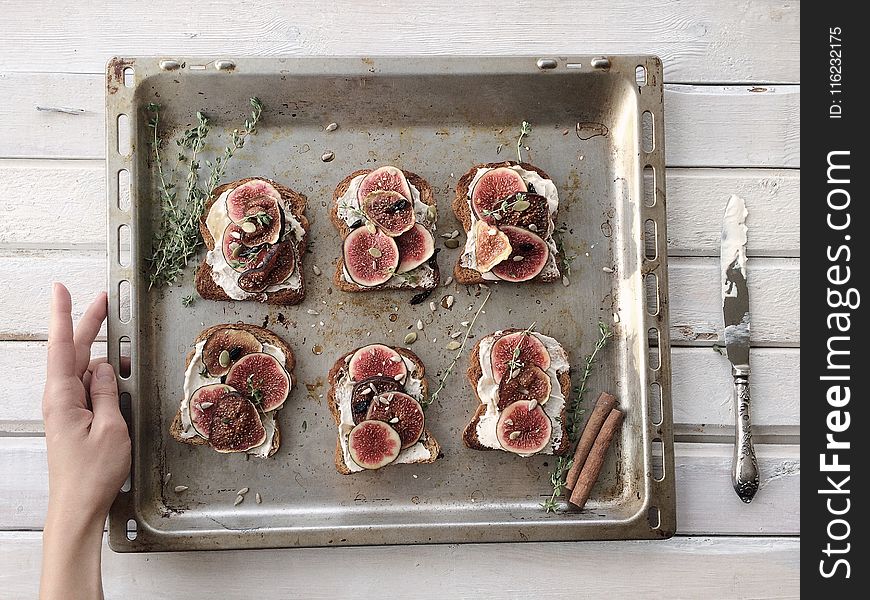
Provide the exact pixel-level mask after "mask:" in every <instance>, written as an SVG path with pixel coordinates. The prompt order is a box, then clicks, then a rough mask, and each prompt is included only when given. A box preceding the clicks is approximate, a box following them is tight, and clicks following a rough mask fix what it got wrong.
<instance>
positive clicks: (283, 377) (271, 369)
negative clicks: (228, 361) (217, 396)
mask: <svg viewBox="0 0 870 600" xmlns="http://www.w3.org/2000/svg"><path fill="white" fill-rule="evenodd" d="M225 383H226V384H227V385H229V386H232V387H234V388H235V389H237V390H238V391H239V392H240V393H241V394H243V395H244V396H245V397H247V398H250V399H251V401H252V402H253V403H254V404H255V405H256V406H257V408H259V409H260V410H261V411H263V412H271V411H273V410H275V409H277V408H280V407H281V405H283V404H284V402H285V401H286V400H287V396H288V395H289V394H290V387H291V383H290V376H289V375H288V374H287V371H286V370H285V369H284V365H282V364H281V363H279V362H278V359H277V358H275V357H274V356H272V355H271V354H266V353H265V352H255V353H253V354H248V355H247V356H243V357H242V358H240V359H239V360H238V361H236V362H235V363H234V364H233V366H232V367H230V370H229V372H228V373H227V378H226V381H225Z"/></svg>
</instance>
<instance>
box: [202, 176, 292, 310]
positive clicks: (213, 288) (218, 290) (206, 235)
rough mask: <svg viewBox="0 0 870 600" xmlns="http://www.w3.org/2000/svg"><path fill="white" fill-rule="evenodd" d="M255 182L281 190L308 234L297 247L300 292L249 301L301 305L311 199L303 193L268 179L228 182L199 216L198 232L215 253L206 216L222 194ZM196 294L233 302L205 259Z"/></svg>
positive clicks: (270, 294) (262, 294)
mask: <svg viewBox="0 0 870 600" xmlns="http://www.w3.org/2000/svg"><path fill="white" fill-rule="evenodd" d="M254 179H257V180H260V181H265V182H267V183H269V184H271V185H272V186H273V187H274V188H275V189H276V190H278V193H279V194H281V199H282V201H283V202H284V205H285V207H287V208H289V209H290V212H291V213H292V214H293V216H294V217H296V219H297V220H298V221H299V223H300V224H301V225H302V229H303V230H304V231H305V235H304V236H303V237H302V239H301V240H299V241H298V242H297V244H296V265H297V266H296V268H297V269H298V270H299V276H300V277H301V285H300V286H299V289H298V290H280V291H277V292H260V293H259V294H256V295H254V296H252V297H251V298H249V299H250V300H257V301H259V302H265V303H267V304H282V305H292V304H299V303H300V302H302V300H303V299H304V298H305V272H304V270H303V269H302V265H303V258H304V256H305V251H306V249H307V247H308V219H307V218H306V217H305V206H306V204H307V201H308V199H307V198H306V197H305V196H304V195H303V194H300V193H299V192H296V191H294V190H291V189H290V188H288V187H287V186H284V185H281V184H280V183H277V182H275V181H272V180H271V179H269V178H267V177H245V178H244V179H239V180H237V181H231V182H230V183H225V184H223V185H221V186H218V187H216V188H215V189H214V191H213V192H212V194H211V196H210V197H209V199H208V200H207V201H206V203H205V207H204V208H203V211H202V215H200V218H199V231H200V233H201V234H202V239H203V241H204V242H205V246H206V248H208V249H209V250H214V247H215V240H214V238H213V237H212V235H211V232H210V231H209V230H208V226H207V225H206V217H207V216H208V211H209V210H211V207H212V205H213V204H214V203H215V202H216V201H217V199H218V198H220V196H221V194H223V193H224V192H225V191H227V190H228V189H232V188H237V187H239V186H240V185H242V184H244V183H247V182H249V181H252V180H254ZM196 291H197V293H198V294H199V295H200V296H202V297H203V298H205V299H206V300H222V301H228V302H233V301H234V300H233V299H232V298H230V297H229V296H228V295H227V293H226V292H225V291H224V290H223V288H222V287H220V286H219V285H218V284H217V283H215V280H214V278H213V277H212V270H211V267H210V266H209V264H208V263H207V262H206V261H205V258H203V260H202V262H201V263H200V265H199V268H198V269H197V270H196Z"/></svg>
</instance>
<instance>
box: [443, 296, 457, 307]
mask: <svg viewBox="0 0 870 600" xmlns="http://www.w3.org/2000/svg"><path fill="white" fill-rule="evenodd" d="M454 300H455V299H454V298H453V296H452V295H451V296H447V298H445V299H444V308H452V307H453V302H454Z"/></svg>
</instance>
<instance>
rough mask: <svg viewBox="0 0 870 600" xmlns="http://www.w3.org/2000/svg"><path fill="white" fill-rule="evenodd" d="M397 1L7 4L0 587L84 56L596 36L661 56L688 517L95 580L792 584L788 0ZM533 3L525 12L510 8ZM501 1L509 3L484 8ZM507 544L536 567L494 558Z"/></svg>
mask: <svg viewBox="0 0 870 600" xmlns="http://www.w3.org/2000/svg"><path fill="white" fill-rule="evenodd" d="M362 4H365V8H364V9H363V8H362V7H361V5H362ZM408 6H409V5H407V4H404V3H402V4H400V3H398V2H395V1H394V0H387V1H385V2H378V3H373V2H370V3H360V2H355V1H352V0H335V1H333V2H329V3H322V2H315V1H314V0H300V1H297V2H293V3H287V2H282V1H281V0H260V1H258V2H253V1H252V0H239V1H237V2H234V3H232V4H229V3H226V2H221V1H220V0H204V1H203V0H199V1H197V2H192V1H191V0H173V1H172V2H169V1H167V0H156V1H155V2H150V3H144V4H143V3H139V2H132V1H131V0H123V1H121V2H117V3H114V4H113V5H109V4H105V3H70V2H67V1H66V0H52V1H51V2H24V1H21V0H18V1H14V2H10V3H6V4H4V18H3V19H2V21H0V39H3V40H4V50H3V52H2V53H0V97H2V98H4V102H2V103H0V129H2V131H3V132H4V135H3V136H2V138H0V176H2V177H3V179H4V181H6V182H7V187H6V189H5V193H4V194H3V196H2V197H0V217H2V218H0V306H2V307H3V310H2V311H0V369H2V372H4V373H6V374H7V378H6V379H7V380H8V381H9V382H10V383H9V384H8V389H7V397H6V399H5V400H4V402H2V403H0V599H3V598H16V599H17V598H23V597H33V596H34V595H35V591H36V584H37V579H38V569H39V547H40V537H39V535H40V534H39V532H38V531H27V530H30V529H38V528H39V527H41V523H42V514H43V512H44V509H45V508H44V507H45V504H44V503H45V493H46V483H45V482H46V478H45V461H44V450H43V443H44V440H43V438H41V437H39V435H40V434H41V423H40V422H39V400H40V396H41V390H40V389H39V388H40V387H41V385H42V381H43V377H44V374H43V369H44V366H43V355H44V343H43V342H42V341H40V340H44V339H45V324H44V319H45V308H46V305H47V298H48V283H49V282H50V281H51V280H52V279H61V280H64V281H67V282H69V283H70V285H71V287H72V289H73V294H74V298H75V300H76V301H77V302H78V304H77V306H76V308H77V310H80V309H81V308H83V303H84V302H86V301H87V300H88V299H89V298H90V297H92V296H93V295H94V294H95V293H96V292H97V291H98V290H100V289H102V288H103V287H104V278H105V266H104V265H105V263H104V257H103V254H102V252H103V248H104V247H105V231H104V224H105V220H104V214H105V213H104V206H105V203H104V199H103V196H104V190H105V185H104V182H103V164H102V158H103V156H104V149H103V144H104V142H103V140H104V133H103V110H104V109H103V105H104V98H103V93H104V91H103V90H104V87H103V76H102V72H103V68H104V65H105V62H106V60H107V59H108V58H109V57H110V56H112V55H163V56H172V55H182V54H183V55H185V56H194V55H199V56H210V57H214V58H217V57H238V56H270V55H279V54H282V55H300V56H301V55H339V54H350V55H378V54H394V55H401V54H408V53H420V54H472V55H475V54H527V55H535V56H540V55H545V54H546V55H570V54H586V53H594V52H612V53H646V52H652V53H658V54H659V55H660V56H662V58H663V59H664V63H665V80H666V82H667V86H666V94H665V104H666V106H665V113H666V119H665V120H666V123H665V128H666V146H667V162H668V165H669V169H668V172H667V177H668V208H669V239H668V246H669V252H670V255H671V257H672V258H671V260H670V279H671V290H670V291H671V294H670V301H671V323H672V331H671V335H672V339H673V343H674V345H675V348H674V351H673V355H672V363H673V382H674V385H673V396H674V420H675V423H676V433H677V435H678V439H680V440H683V441H681V442H679V443H677V445H676V450H677V456H676V469H677V481H678V513H679V534H680V535H681V536H686V535H689V534H691V535H692V536H694V537H677V538H675V539H673V540H670V541H668V542H660V543H655V542H653V543H645V542H627V543H593V544H499V545H468V546H423V547H415V548H413V549H411V550H410V551H409V549H407V548H402V547H386V548H345V549H338V548H332V549H302V550H287V551H255V552H226V553H211V554H203V553H182V554H160V555H116V554H113V553H111V552H110V551H108V550H107V551H106V553H105V556H104V561H105V582H106V590H107V597H109V598H122V597H131V598H176V597H184V598H190V599H195V598H199V597H209V598H213V597H214V594H215V591H216V590H219V591H220V592H219V593H220V595H222V596H223V597H247V595H249V594H246V593H245V591H246V590H248V589H251V588H252V587H253V588H257V589H260V590H263V591H264V592H266V595H267V596H268V594H269V593H270V592H271V593H272V594H273V595H274V594H278V593H281V594H284V595H294V594H298V595H299V596H302V597H306V598H335V597H350V596H353V597H382V596H383V587H382V578H381V577H373V576H372V573H381V572H384V571H383V570H384V569H391V570H392V571H393V572H397V573H401V577H398V578H393V579H392V581H393V582H394V583H393V584H392V585H393V587H392V588H391V591H392V592H393V594H392V595H394V596H395V597H408V596H418V595H419V591H420V590H424V589H425V590H428V589H435V590H438V595H439V597H445V598H447V597H450V598H466V597H467V598H478V597H482V596H496V595H497V596H499V597H505V598H514V597H516V598H528V597H538V598H561V597H566V595H567V596H578V595H580V596H584V595H588V596H590V597H624V596H630V597H643V598H657V597H667V598H674V597H678V598H683V597H685V598H696V597H705V598H718V597H723V598H733V597H777V598H790V597H798V587H797V586H798V582H799V569H798V552H799V548H800V542H799V540H798V539H797V538H795V537H783V536H794V535H797V534H799V514H800V504H799V501H798V488H799V482H800V462H799V457H798V446H797V445H795V442H796V441H797V440H798V439H799V430H800V418H799V408H800V395H799V380H800V372H799V369H800V352H799V348H798V347H799V344H800V331H799V325H798V323H799V317H800V307H799V304H798V302H797V298H798V294H799V291H800V262H799V256H800V252H799V242H800V234H799V227H800V216H799V186H800V175H799V172H798V171H797V169H796V168H797V167H798V166H799V165H800V155H799V131H800V129H799V126H798V114H799V109H800V87H799V85H798V84H799V69H798V67H799V50H798V46H799V41H800V35H799V32H798V24H799V21H800V7H799V4H798V3H796V2H792V1H790V0H761V1H758V2H750V3H747V2H742V1H738V0H724V1H722V0H699V1H698V2H692V3H683V2H674V1H670V0H656V1H654V2H646V3H639V2H636V1H634V0H617V1H616V2H610V3H608V4H607V6H606V8H604V9H599V8H596V7H594V6H589V5H588V4H583V3H576V2H570V1H569V0H554V1H552V2H549V3H546V4H541V3H534V4H533V3H529V2H528V1H527V0H508V2H507V3H505V2H501V3H499V4H498V7H499V10H498V12H497V13H494V12H493V11H492V10H491V6H492V5H491V4H490V3H488V2H486V0H468V1H466V2H462V3H452V2H451V3H449V7H448V6H447V3H446V2H444V1H436V2H434V3H433V2H430V3H428V4H425V5H415V6H414V8H413V9H412V8H408ZM532 13H534V14H535V20H534V26H530V25H529V20H528V19H521V18H514V16H515V15H518V14H520V15H525V14H532ZM500 16H510V18H505V19H503V20H502V22H499V23H496V18H497V17H500ZM116 23H117V24H116ZM372 32H378V34H377V35H372ZM385 32H386V33H385ZM38 107H41V108H43V109H46V108H47V109H58V108H60V109H82V112H79V113H78V114H69V113H65V112H56V111H52V110H47V111H46V110H38ZM732 193H736V194H739V195H741V196H743V197H744V198H745V199H746V201H747V205H748V207H749V211H750V216H749V226H750V241H749V255H750V257H751V258H752V260H751V261H750V286H751V290H752V310H753V344H754V346H755V347H754V348H753V351H752V366H753V381H752V385H753V399H754V401H755V402H754V411H755V414H754V419H755V423H756V425H757V430H756V433H757V434H758V436H759V438H761V439H762V440H763V441H764V442H765V443H764V444H761V445H760V446H759V455H760V457H761V469H762V477H763V480H764V482H763V484H762V489H761V491H760V492H759V494H758V497H757V498H756V500H755V502H753V503H752V504H751V505H749V506H744V505H742V504H741V503H739V501H737V499H736V497H735V496H734V495H733V493H732V492H731V490H730V487H729V483H728V475H727V471H728V466H729V464H730V451H731V448H730V445H729V444H726V443H723V442H725V441H727V437H725V436H727V435H728V434H729V433H730V431H731V430H732V426H731V421H732V407H731V398H730V394H731V388H730V383H731V382H730V377H729V376H728V370H727V364H726V363H725V359H724V357H722V356H720V355H718V354H716V353H715V352H714V351H713V349H711V346H712V345H713V344H714V343H716V342H717V341H718V340H719V337H720V329H721V324H720V322H721V315H720V313H719V311H720V309H719V300H718V272H717V267H716V264H717V255H718V240H719V229H720V226H721V213H722V208H723V207H724V203H725V201H726V200H727V198H728V196H730V195H731V194H732ZM21 281H27V282H28V283H27V285H21V283H20V282H21ZM696 346H697V347H696ZM703 535H714V536H719V537H712V538H710V537H699V536H703ZM759 535H762V536H765V537H757V536H759ZM721 536H726V537H721ZM767 536H772V537H767ZM337 566H339V567H340V570H339V568H337ZM518 566H521V567H522V568H523V569H524V570H525V571H528V572H532V573H534V576H530V577H525V578H522V579H519V578H516V577H511V578H505V577H504V573H505V571H506V570H515V569H517V567H518ZM336 573H342V574H344V575H345V576H337V575H336ZM542 582H543V585H542ZM552 582H560V583H561V585H553V584H552ZM662 582H667V584H668V585H666V586H665V585H663V583H662ZM566 589H570V590H571V593H570V594H566V593H565V590H566Z"/></svg>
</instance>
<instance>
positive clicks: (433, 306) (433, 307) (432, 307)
mask: <svg viewBox="0 0 870 600" xmlns="http://www.w3.org/2000/svg"><path fill="white" fill-rule="evenodd" d="M429 310H431V311H432V312H435V303H434V302H430V303H429Z"/></svg>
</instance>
